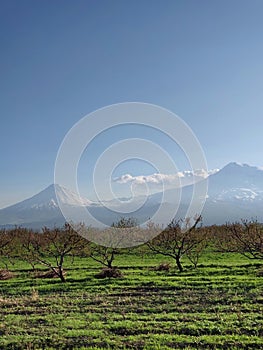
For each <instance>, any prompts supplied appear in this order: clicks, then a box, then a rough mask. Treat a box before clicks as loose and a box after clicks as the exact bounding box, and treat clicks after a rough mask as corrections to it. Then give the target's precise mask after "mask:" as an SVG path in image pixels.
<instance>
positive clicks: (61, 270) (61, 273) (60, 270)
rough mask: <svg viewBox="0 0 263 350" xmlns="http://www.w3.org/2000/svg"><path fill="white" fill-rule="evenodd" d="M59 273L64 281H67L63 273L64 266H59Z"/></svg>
mask: <svg viewBox="0 0 263 350" xmlns="http://www.w3.org/2000/svg"><path fill="white" fill-rule="evenodd" d="M58 273H59V278H60V280H61V282H62V283H64V282H66V279H65V277H64V275H63V269H62V266H59V267H58Z"/></svg>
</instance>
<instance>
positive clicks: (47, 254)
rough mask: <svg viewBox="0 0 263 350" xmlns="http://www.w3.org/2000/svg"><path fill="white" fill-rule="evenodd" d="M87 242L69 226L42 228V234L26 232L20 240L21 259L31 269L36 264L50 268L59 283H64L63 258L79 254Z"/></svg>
mask: <svg viewBox="0 0 263 350" xmlns="http://www.w3.org/2000/svg"><path fill="white" fill-rule="evenodd" d="M88 244H89V242H88V241H87V240H86V239H84V238H83V237H82V236H80V235H78V234H77V233H76V232H75V231H74V230H73V229H72V227H71V226H70V225H69V224H65V226H64V227H63V228H62V229H60V228H54V229H52V230H51V229H49V228H46V227H45V228H44V229H43V233H34V232H30V231H29V232H28V234H27V235H26V236H25V237H23V238H21V253H22V256H21V257H22V258H24V259H25V260H26V261H28V262H29V263H30V264H31V265H32V266H33V267H34V265H35V264H36V263H39V264H42V265H44V266H46V267H48V268H50V269H51V270H52V271H53V273H54V274H55V275H57V276H58V277H59V278H60V280H61V282H65V281H66V280H65V276H64V271H63V266H64V262H65V258H66V257H67V256H70V257H71V258H72V259H73V258H74V256H75V255H77V254H80V253H81V252H82V251H83V249H84V248H85V247H87V245H88Z"/></svg>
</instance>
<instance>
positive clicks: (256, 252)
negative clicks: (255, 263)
mask: <svg viewBox="0 0 263 350" xmlns="http://www.w3.org/2000/svg"><path fill="white" fill-rule="evenodd" d="M226 229H227V231H228V234H229V239H228V244H227V248H228V250H229V251H235V252H238V253H240V254H242V255H244V256H245V257H247V258H249V259H263V224H262V223H259V222H257V221H256V220H251V221H247V220H242V221H241V223H238V222H236V223H232V224H227V225H226Z"/></svg>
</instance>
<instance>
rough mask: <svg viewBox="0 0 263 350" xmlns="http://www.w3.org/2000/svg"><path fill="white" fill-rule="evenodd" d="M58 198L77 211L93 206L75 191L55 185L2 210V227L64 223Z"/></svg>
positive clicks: (0, 223) (0, 212)
mask: <svg viewBox="0 0 263 350" xmlns="http://www.w3.org/2000/svg"><path fill="white" fill-rule="evenodd" d="M57 197H58V199H59V201H60V202H61V203H63V204H64V205H66V206H68V207H69V208H72V209H75V210H77V208H78V207H83V206H89V205H92V202H90V201H88V200H87V199H85V198H81V197H79V196H78V195H77V194H76V193H74V192H73V191H71V190H68V189H66V188H64V187H62V186H60V185H54V184H53V185H50V186H49V187H47V188H46V189H44V190H43V191H41V192H39V193H38V194H36V195H34V196H33V197H31V198H28V199H26V200H24V201H22V202H19V203H17V204H14V205H11V206H9V207H7V208H4V209H2V210H0V225H1V226H4V225H23V226H24V225H25V226H28V225H29V226H32V223H38V222H39V223H42V224H43V223H45V222H49V223H50V224H52V226H54V224H61V223H64V222H65V219H64V218H63V215H62V214H61V211H60V209H59V205H58V199H57ZM33 226H36V225H33ZM42 226H43V225H42Z"/></svg>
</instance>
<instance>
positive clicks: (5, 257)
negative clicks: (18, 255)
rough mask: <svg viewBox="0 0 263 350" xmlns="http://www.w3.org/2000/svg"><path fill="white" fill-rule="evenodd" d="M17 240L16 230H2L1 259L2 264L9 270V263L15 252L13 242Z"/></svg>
mask: <svg viewBox="0 0 263 350" xmlns="http://www.w3.org/2000/svg"><path fill="white" fill-rule="evenodd" d="M14 238H15V231H14V230H8V231H7V230H5V229H3V230H0V258H1V263H2V264H3V265H4V266H5V268H6V270H8V262H10V261H11V257H12V252H13V245H12V243H13V241H14Z"/></svg>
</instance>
